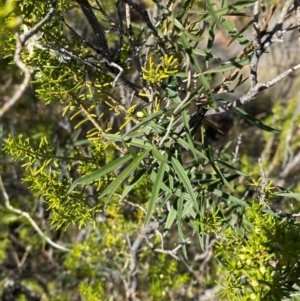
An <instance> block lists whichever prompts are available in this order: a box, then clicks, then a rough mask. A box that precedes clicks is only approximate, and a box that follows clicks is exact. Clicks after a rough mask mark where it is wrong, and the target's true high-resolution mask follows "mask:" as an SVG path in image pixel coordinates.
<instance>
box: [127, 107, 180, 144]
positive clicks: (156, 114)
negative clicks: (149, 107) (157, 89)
mask: <svg viewBox="0 0 300 301" xmlns="http://www.w3.org/2000/svg"><path fill="white" fill-rule="evenodd" d="M177 106H178V104H177V103H174V104H172V105H170V106H168V107H167V108H163V109H161V110H160V111H158V112H157V113H154V114H152V115H150V116H148V117H146V118H144V119H143V120H141V121H140V122H139V123H138V124H136V125H135V126H133V127H132V128H131V129H130V131H129V132H127V133H126V134H125V135H124V136H123V139H125V138H126V137H127V136H128V135H129V134H131V133H132V132H134V131H136V130H137V129H139V128H140V127H142V126H143V125H146V124H147V123H149V122H150V121H151V120H153V119H155V118H158V117H159V116H161V115H163V114H166V113H168V112H169V111H172V110H174V109H175V108H176V107H177Z"/></svg>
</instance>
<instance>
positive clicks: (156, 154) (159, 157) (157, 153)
mask: <svg viewBox="0 0 300 301" xmlns="http://www.w3.org/2000/svg"><path fill="white" fill-rule="evenodd" d="M152 154H153V156H154V158H155V159H157V160H158V161H160V162H164V163H167V162H168V160H167V158H166V157H165V156H164V155H163V154H161V152H160V151H159V150H158V148H157V147H156V146H155V145H153V148H152Z"/></svg>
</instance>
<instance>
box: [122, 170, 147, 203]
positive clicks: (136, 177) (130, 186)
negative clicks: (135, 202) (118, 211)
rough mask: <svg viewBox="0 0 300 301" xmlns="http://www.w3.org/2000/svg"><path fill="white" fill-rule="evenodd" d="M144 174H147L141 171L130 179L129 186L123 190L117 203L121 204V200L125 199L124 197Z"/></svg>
mask: <svg viewBox="0 0 300 301" xmlns="http://www.w3.org/2000/svg"><path fill="white" fill-rule="evenodd" d="M146 172H147V170H146V169H142V170H140V171H139V172H138V173H137V174H136V176H135V177H134V178H133V179H132V181H131V182H130V183H129V185H128V186H127V187H126V188H125V189H124V192H123V194H122V196H121V198H120V200H119V203H121V202H122V201H123V199H124V198H125V197H126V195H127V194H128V193H129V192H130V191H131V190H132V189H133V188H134V187H135V186H136V185H137V184H138V183H139V182H140V180H141V179H142V178H143V175H144V174H145V173H146Z"/></svg>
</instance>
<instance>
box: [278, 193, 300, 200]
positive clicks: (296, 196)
mask: <svg viewBox="0 0 300 301" xmlns="http://www.w3.org/2000/svg"><path fill="white" fill-rule="evenodd" d="M276 195H279V196H283V197H287V198H293V199H296V200H297V201H300V193H299V192H281V193H276Z"/></svg>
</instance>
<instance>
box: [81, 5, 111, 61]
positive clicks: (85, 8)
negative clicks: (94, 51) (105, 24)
mask: <svg viewBox="0 0 300 301" xmlns="http://www.w3.org/2000/svg"><path fill="white" fill-rule="evenodd" d="M76 2H77V3H78V4H79V5H80V7H81V9H82V12H83V13H84V15H85V16H86V18H87V20H88V22H89V23H90V25H91V27H92V29H93V31H94V33H95V35H96V37H97V47H99V48H100V49H101V53H100V54H101V55H102V56H103V57H104V58H106V59H107V60H108V61H110V60H111V56H110V51H109V49H108V45H107V40H106V37H105V34H104V30H103V28H102V26H101V24H100V23H99V21H98V19H97V17H96V16H95V14H94V11H93V8H92V7H91V5H90V3H89V2H88V1H87V0H76Z"/></svg>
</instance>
